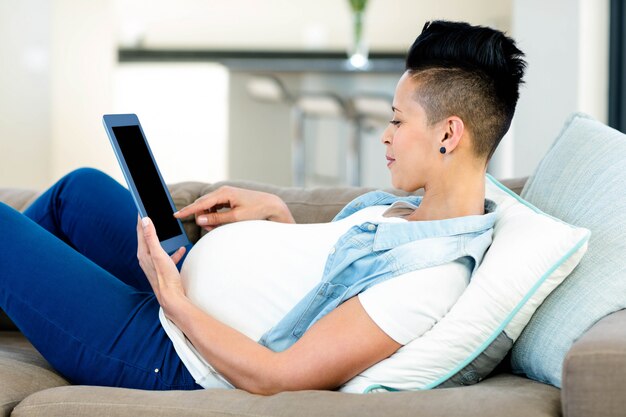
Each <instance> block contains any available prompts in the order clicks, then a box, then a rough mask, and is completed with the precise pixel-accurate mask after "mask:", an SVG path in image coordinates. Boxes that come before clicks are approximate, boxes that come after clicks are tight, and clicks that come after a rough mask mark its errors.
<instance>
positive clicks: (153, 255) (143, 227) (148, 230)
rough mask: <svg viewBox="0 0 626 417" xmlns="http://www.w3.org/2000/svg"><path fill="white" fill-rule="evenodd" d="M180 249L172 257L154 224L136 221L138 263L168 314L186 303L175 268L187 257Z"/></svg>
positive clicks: (145, 220) (144, 220)
mask: <svg viewBox="0 0 626 417" xmlns="http://www.w3.org/2000/svg"><path fill="white" fill-rule="evenodd" d="M185 250H186V249H185V248H184V247H181V248H180V249H178V250H177V251H176V252H175V253H174V254H173V255H172V256H171V257H170V256H168V255H167V253H166V252H165V251H164V250H163V248H162V247H161V243H159V238H158V237H157V234H156V229H155V228H154V224H153V223H152V221H151V220H150V218H148V217H144V218H143V219H141V218H138V221H137V259H138V260H139V265H140V266H141V269H142V270H143V272H144V273H145V274H146V277H147V278H148V281H149V282H150V285H151V286H152V289H153V291H154V294H155V295H156V297H157V300H158V301H159V304H160V305H161V307H163V310H164V312H165V314H166V315H167V313H168V310H169V308H170V307H172V306H173V304H174V303H176V302H177V301H180V300H184V299H185V290H184V289H183V285H182V282H181V280H180V273H179V272H178V269H177V268H176V264H177V263H178V262H180V260H181V259H182V257H183V255H184V254H185Z"/></svg>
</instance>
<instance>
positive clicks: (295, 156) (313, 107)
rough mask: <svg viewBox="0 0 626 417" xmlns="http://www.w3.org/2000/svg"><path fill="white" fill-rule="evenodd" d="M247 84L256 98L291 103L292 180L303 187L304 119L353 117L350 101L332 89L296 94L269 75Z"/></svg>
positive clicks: (253, 79)
mask: <svg viewBox="0 0 626 417" xmlns="http://www.w3.org/2000/svg"><path fill="white" fill-rule="evenodd" d="M246 87H247V90H248V93H249V94H250V95H251V96H252V97H253V98H255V99H257V100H260V101H264V102H275V103H277V102H283V103H288V104H290V105H291V120H292V137H291V156H292V175H293V184H294V185H295V186H297V187H304V186H305V182H306V155H305V146H304V122H305V120H306V119H307V118H313V119H315V118H323V117H330V118H338V119H346V120H351V114H350V111H349V107H348V105H347V104H346V102H345V101H344V100H343V99H342V98H341V97H340V96H339V95H337V94H334V93H330V92H319V91H315V92H308V91H300V92H298V94H297V95H296V94H293V93H291V92H290V91H289V90H287V88H286V87H285V85H284V84H283V83H282V82H281V81H280V79H278V78H277V77H274V76H270V75H263V76H255V77H253V78H251V79H250V81H249V82H248V84H247V86H246ZM349 148H350V147H349ZM351 158H353V157H352V156H349V157H348V159H351ZM348 181H349V182H352V181H353V179H352V178H349V179H348Z"/></svg>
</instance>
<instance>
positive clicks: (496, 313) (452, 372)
mask: <svg viewBox="0 0 626 417" xmlns="http://www.w3.org/2000/svg"><path fill="white" fill-rule="evenodd" d="M486 197H487V198H489V199H491V200H493V201H495V202H496V203H497V204H498V209H497V211H496V213H497V216H496V223H495V226H494V234H493V242H492V244H491V246H490V248H489V250H488V251H487V253H486V254H485V257H484V259H483V262H482V263H481V265H480V266H479V268H478V269H477V270H476V272H475V274H474V275H473V276H472V279H471V281H470V284H469V286H468V287H467V289H466V290H465V292H464V293H463V294H462V295H461V297H460V298H459V300H458V301H457V302H456V304H455V305H454V306H453V307H452V309H451V310H450V311H449V312H448V313H447V314H446V315H445V317H444V318H443V319H441V320H440V321H439V322H438V323H436V324H435V326H433V327H432V328H431V329H430V330H429V331H427V332H426V333H424V334H423V335H422V336H421V337H419V338H417V339H415V340H413V341H411V342H410V343H408V344H407V345H405V346H403V347H402V348H400V349H399V350H398V351H397V352H396V353H394V354H393V355H392V356H390V357H389V358H387V359H385V360H383V361H381V362H379V363H377V364H376V365H374V366H372V367H371V368H369V369H367V370H365V371H364V372H362V373H361V374H360V375H358V376H356V377H355V378H353V379H352V380H350V381H348V382H347V383H346V384H345V385H343V386H342V387H341V391H345V392H358V393H363V392H374V391H396V390H416V389H430V388H435V387H448V386H458V385H470V384H474V383H476V382H478V381H480V380H482V379H483V378H485V377H486V376H487V375H488V374H489V373H490V372H491V371H492V370H493V369H494V368H495V366H496V365H497V364H498V363H499V362H500V361H501V360H502V359H503V358H504V357H505V356H506V354H507V352H508V351H509V350H510V349H511V347H512V345H513V342H515V340H516V339H517V338H518V337H519V335H520V333H521V332H522V330H523V329H524V326H526V324H527V323H528V321H529V320H530V317H531V316H532V314H533V313H534V312H535V310H536V309H537V308H538V307H539V305H541V303H542V302H543V300H544V299H545V298H546V297H547V296H548V295H549V294H550V293H551V292H552V291H553V290H554V289H555V288H556V287H557V286H558V285H559V284H560V283H561V282H562V281H563V280H564V279H565V278H566V277H567V276H568V275H569V274H570V272H571V271H572V270H573V269H574V267H575V266H576V265H577V264H578V263H579V262H580V259H581V258H582V256H583V255H584V254H585V251H586V250H587V241H588V240H589V236H590V232H589V230H587V229H584V228H580V227H575V226H572V225H569V224H567V223H564V222H562V221H561V220H559V219H556V218H554V217H552V216H550V215H548V214H546V213H543V212H542V211H540V210H539V209H537V208H536V207H534V206H532V205H531V204H529V203H528V202H526V201H524V200H523V199H522V198H521V197H519V196H518V195H517V194H515V193H514V192H512V191H511V190H509V189H508V188H506V187H505V186H504V185H502V184H500V183H499V182H498V181H496V180H495V179H494V178H493V177H491V176H490V175H487V178H486ZM371 381H377V383H376V384H372V382H371Z"/></svg>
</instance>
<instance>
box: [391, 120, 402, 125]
mask: <svg viewBox="0 0 626 417" xmlns="http://www.w3.org/2000/svg"><path fill="white" fill-rule="evenodd" d="M389 123H391V124H392V125H394V126H399V125H400V120H389Z"/></svg>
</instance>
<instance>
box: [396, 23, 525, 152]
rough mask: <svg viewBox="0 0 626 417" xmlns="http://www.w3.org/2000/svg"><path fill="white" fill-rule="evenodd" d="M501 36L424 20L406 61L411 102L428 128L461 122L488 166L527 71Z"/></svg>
mask: <svg viewBox="0 0 626 417" xmlns="http://www.w3.org/2000/svg"><path fill="white" fill-rule="evenodd" d="M523 57H524V53H523V52H522V51H520V50H519V49H518V48H517V46H516V45H515V41H514V40H513V39H511V38H509V37H507V36H506V35H505V34H504V33H502V32H500V31H498V30H495V29H491V28H488V27H482V26H472V25H469V24H468V23H463V22H447V21H441V20H438V21H432V22H427V23H426V24H425V25H424V28H423V29H422V33H421V34H420V35H419V36H418V38H417V39H416V40H415V42H414V43H413V45H412V46H411V48H410V49H409V52H408V54H407V58H406V70H407V71H408V72H409V74H410V75H411V77H412V78H413V80H414V81H416V82H417V90H416V94H415V98H416V100H417V101H418V102H419V103H420V105H421V106H422V107H423V108H424V110H425V112H426V117H427V120H428V123H429V124H430V125H432V124H435V123H437V122H439V121H441V120H443V119H445V118H446V117H450V116H457V117H459V118H461V120H463V123H464V124H465V126H466V128H467V129H468V130H469V131H470V133H471V135H472V138H473V144H474V146H473V149H474V153H475V155H476V156H478V157H482V158H485V161H486V162H488V161H489V159H490V158H491V156H492V155H493V153H494V151H495V150H496V147H497V146H498V144H499V143H500V140H502V137H503V136H504V134H505V133H506V132H507V131H508V130H509V127H510V126H511V120H512V119H513V115H514V113H515V106H516V104H517V99H518V98H519V86H520V85H521V84H522V83H523V81H522V77H523V76H524V70H525V68H526V62H525V61H524V59H523Z"/></svg>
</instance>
